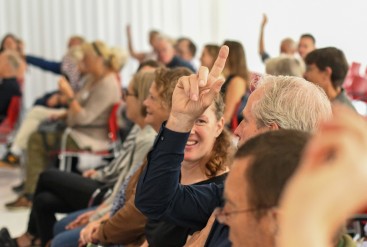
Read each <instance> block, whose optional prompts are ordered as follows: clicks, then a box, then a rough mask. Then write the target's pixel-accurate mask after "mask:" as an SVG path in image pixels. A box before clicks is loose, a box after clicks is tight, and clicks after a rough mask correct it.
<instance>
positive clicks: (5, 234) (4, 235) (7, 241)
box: [0, 228, 18, 247]
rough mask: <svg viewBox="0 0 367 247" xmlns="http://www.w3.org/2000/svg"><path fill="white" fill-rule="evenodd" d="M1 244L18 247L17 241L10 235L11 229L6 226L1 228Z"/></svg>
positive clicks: (5, 246) (4, 246)
mask: <svg viewBox="0 0 367 247" xmlns="http://www.w3.org/2000/svg"><path fill="white" fill-rule="evenodd" d="M0 246H1V247H18V244H17V241H15V240H14V239H12V238H11V237H10V234H9V231H8V229H6V228H1V230H0Z"/></svg>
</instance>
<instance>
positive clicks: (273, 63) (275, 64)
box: [265, 55, 305, 77]
mask: <svg viewBox="0 0 367 247" xmlns="http://www.w3.org/2000/svg"><path fill="white" fill-rule="evenodd" d="M265 71H266V73H267V74H269V75H288V76H298V77H303V74H304V72H305V64H304V62H303V61H301V60H300V59H298V58H295V57H293V56H287V55H282V56H279V57H274V58H270V59H268V60H267V61H266V63H265Z"/></svg>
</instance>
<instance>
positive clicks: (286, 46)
mask: <svg viewBox="0 0 367 247" xmlns="http://www.w3.org/2000/svg"><path fill="white" fill-rule="evenodd" d="M267 23H268V17H267V16H266V15H265V14H264V15H263V19H262V22H261V27H260V38H259V55H260V57H261V61H262V62H263V63H265V62H266V61H267V60H268V59H269V58H270V55H269V54H268V53H267V52H266V49H265V44H264V43H265V42H264V29H265V27H266V24H267ZM279 50H280V55H288V56H292V57H294V55H295V53H296V51H297V44H296V42H295V41H294V40H293V39H291V38H285V39H283V40H282V41H281V43H280V47H279Z"/></svg>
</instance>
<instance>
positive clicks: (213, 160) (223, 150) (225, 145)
mask: <svg viewBox="0 0 367 247" xmlns="http://www.w3.org/2000/svg"><path fill="white" fill-rule="evenodd" d="M211 107H212V109H213V111H214V113H215V116H216V118H217V120H218V121H219V120H220V119H221V118H222V117H223V113H224V102H223V97H222V96H221V95H218V96H217V97H216V98H215V100H214V102H213V104H212V106H211ZM234 151H235V150H234V146H233V145H232V142H231V135H230V133H229V131H228V130H227V129H226V128H224V129H223V131H222V133H220V135H219V136H218V137H217V139H216V140H215V143H214V146H213V150H212V153H211V156H210V159H209V161H208V162H207V163H206V164H205V168H206V172H205V175H206V176H208V177H209V178H212V177H215V176H217V174H218V173H219V172H221V171H225V170H226V168H227V166H228V164H229V163H230V160H231V158H232V156H233V154H234Z"/></svg>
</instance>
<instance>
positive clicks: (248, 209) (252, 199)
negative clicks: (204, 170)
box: [213, 129, 310, 247]
mask: <svg viewBox="0 0 367 247" xmlns="http://www.w3.org/2000/svg"><path fill="white" fill-rule="evenodd" d="M308 139H309V135H308V134H307V133H306V132H302V131H299V130H286V129H282V130H278V131H268V132H265V133H262V134H260V135H257V136H255V137H253V138H251V139H249V140H248V141H247V142H246V143H245V144H244V145H242V146H241V147H240V148H239V149H238V151H237V153H236V155H235V159H234V162H233V164H232V166H231V171H230V172H229V175H228V178H227V180H226V183H225V188H224V198H225V204H224V207H223V208H218V209H216V211H215V213H214V214H215V216H216V218H217V220H218V221H219V222H220V223H221V224H226V225H228V226H229V239H230V241H231V243H232V246H234V247H237V246H238V247H239V246H252V247H260V246H264V247H275V246H276V245H275V240H276V236H277V234H278V232H279V231H282V229H281V228H279V227H278V220H277V219H278V217H279V214H281V209H279V208H278V205H279V198H280V195H281V193H282V190H283V187H284V185H285V183H286V182H287V180H288V179H289V178H290V176H291V175H292V174H293V173H294V171H295V170H296V168H297V166H298V164H299V161H300V159H301V156H302V150H303V149H304V147H305V145H306V142H307V140H308ZM279 211H280V213H279ZM298 223H299V224H303V222H302V221H298ZM297 230H298V229H297ZM309 237H310V236H309ZM213 246H214V245H213ZM296 246H297V245H296Z"/></svg>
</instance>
